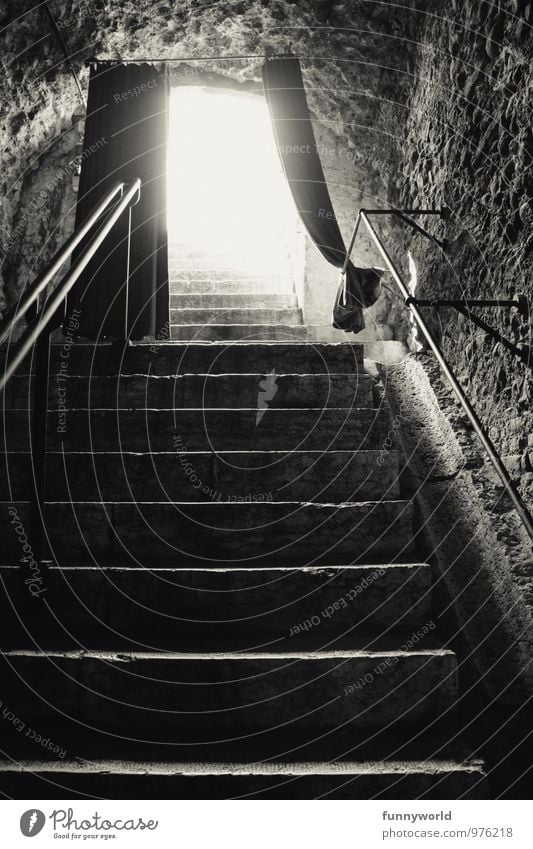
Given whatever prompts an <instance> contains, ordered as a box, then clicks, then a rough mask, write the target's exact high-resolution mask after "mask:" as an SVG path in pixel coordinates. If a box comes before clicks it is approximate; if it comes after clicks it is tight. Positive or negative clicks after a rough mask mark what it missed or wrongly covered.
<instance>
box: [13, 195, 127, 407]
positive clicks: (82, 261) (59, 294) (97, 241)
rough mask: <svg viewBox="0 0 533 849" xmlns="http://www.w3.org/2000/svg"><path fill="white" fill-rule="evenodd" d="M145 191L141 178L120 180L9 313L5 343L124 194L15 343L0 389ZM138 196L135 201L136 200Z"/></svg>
mask: <svg viewBox="0 0 533 849" xmlns="http://www.w3.org/2000/svg"><path fill="white" fill-rule="evenodd" d="M140 190H141V181H140V179H139V178H137V179H136V180H134V181H133V182H132V183H117V184H116V185H115V186H114V187H113V188H112V189H111V190H110V191H109V192H108V193H107V195H106V196H105V197H104V198H103V199H102V201H101V202H100V203H98V204H97V205H96V206H95V207H94V209H93V210H92V211H91V212H90V213H89V215H88V216H87V218H86V219H85V220H84V222H83V223H82V224H81V225H80V226H79V227H78V228H77V230H76V231H75V232H74V233H73V234H72V236H70V238H69V239H67V241H66V242H65V244H64V245H63V247H62V248H60V250H59V251H58V253H57V254H56V256H55V257H54V258H53V260H52V261H51V263H50V264H49V265H48V266H47V268H46V269H45V270H44V272H43V273H42V274H41V275H39V277H37V279H36V280H35V281H34V282H33V283H32V284H31V286H30V287H29V288H28V289H27V290H26V291H25V292H24V293H23V295H22V297H21V299H20V302H19V304H18V305H17V308H16V310H14V311H13V314H12V315H10V316H8V317H7V318H6V319H5V321H4V322H2V324H0V344H2V343H3V342H4V341H5V340H6V338H7V337H8V336H9V334H10V333H11V332H12V330H13V328H14V327H15V325H16V323H17V322H18V321H19V319H20V318H22V317H23V316H24V315H25V314H26V312H27V311H28V309H29V308H30V307H31V306H32V305H33V304H34V303H36V302H37V301H38V299H39V296H40V295H41V293H42V292H43V291H44V289H45V288H46V286H47V285H48V284H49V283H50V281H51V280H52V279H53V278H54V276H55V275H56V274H57V272H58V271H59V269H60V268H61V266H62V265H63V263H64V262H66V260H67V259H68V258H69V256H70V255H71V254H72V252H73V251H74V249H75V248H76V247H77V246H78V245H79V244H80V242H81V241H82V239H83V238H84V237H85V236H86V235H87V234H88V233H89V232H90V231H91V230H92V229H93V227H94V226H95V225H96V224H97V222H98V220H99V219H100V218H101V217H102V215H103V214H104V212H106V210H107V209H108V208H109V207H110V205H111V202H112V201H113V199H114V198H115V197H116V196H117V194H119V193H120V194H121V198H120V201H119V202H118V203H117V204H116V206H115V208H114V210H113V212H112V213H111V215H110V216H109V218H108V219H107V220H106V221H105V222H104V224H103V225H102V226H101V228H100V229H99V231H98V232H97V233H96V235H95V236H94V237H93V238H92V240H91V241H90V242H89V244H88V245H87V246H86V247H85V248H84V250H83V251H82V252H81V253H80V255H79V257H78V258H77V259H76V261H75V262H74V264H73V265H72V267H71V268H70V270H69V272H68V273H67V274H66V275H65V277H63V279H62V281H61V283H60V284H59V285H58V286H57V288H56V289H55V290H54V292H53V293H52V295H51V297H50V298H49V299H48V300H47V301H46V304H45V307H44V309H43V310H42V311H41V313H40V314H39V315H37V316H36V317H35V319H33V321H31V322H30V323H29V324H28V327H27V329H26V330H25V331H24V333H23V334H22V336H21V337H20V339H19V340H18V342H17V343H15V345H14V348H15V353H14V355H13V357H12V359H11V360H10V363H9V365H6V367H5V369H4V373H3V374H2V376H1V377H0V391H2V390H3V389H4V388H5V386H6V384H7V383H8V382H9V380H10V379H11V377H12V376H13V374H14V372H15V371H16V369H17V368H18V366H19V365H20V363H21V362H22V360H23V359H24V358H25V357H26V356H27V354H28V353H29V351H30V350H31V348H32V346H33V345H34V344H35V342H36V341H37V338H38V337H39V335H40V334H41V333H42V332H43V330H44V328H45V326H46V325H47V324H48V322H49V321H50V320H51V319H52V318H53V316H54V314H55V312H56V311H57V309H58V307H59V306H60V305H61V303H62V302H63V301H64V300H65V298H66V296H67V295H68V293H69V292H70V290H71V289H72V287H73V286H74V283H75V282H76V280H77V279H78V277H79V276H80V274H81V273H82V271H83V270H84V268H85V267H86V266H87V265H88V263H89V262H90V261H91V259H92V258H93V256H94V254H95V253H96V251H97V250H98V248H99V247H100V245H101V244H102V242H103V241H104V239H105V238H106V236H107V235H108V233H109V232H110V231H111V230H112V229H113V227H114V225H115V224H116V222H117V221H118V219H119V218H120V216H121V215H122V213H123V212H124V211H125V210H126V209H128V208H129V207H130V206H134V205H135V203H136V202H137V200H138V198H139V195H140ZM134 199H135V203H133V201H134Z"/></svg>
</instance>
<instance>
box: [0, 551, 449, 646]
mask: <svg viewBox="0 0 533 849" xmlns="http://www.w3.org/2000/svg"><path fill="white" fill-rule="evenodd" d="M0 577H1V583H0V594H1V597H2V607H3V609H4V614H3V616H2V620H1V621H0V638H1V639H2V646H3V648H9V647H11V648H21V647H23V646H26V647H32V643H31V641H32V640H36V641H37V644H38V645H39V646H41V647H43V646H44V645H45V644H46V645H52V646H56V647H60V648H62V649H74V648H76V647H77V645H79V644H81V645H83V646H85V647H86V648H95V649H96V648H102V647H105V646H111V645H115V646H116V645H118V643H119V642H120V643H121V644H122V645H123V646H126V647H128V643H129V648H130V649H132V648H133V647H137V648H142V647H144V648H145V649H146V648H151V649H162V648H169V649H171V650H174V651H175V650H178V649H183V648H186V649H187V650H189V651H190V650H196V651H200V650H202V651H206V650H210V651H215V650H216V649H217V648H220V646H222V645H225V646H226V647H227V648H229V649H231V650H232V651H233V650H235V651H244V650H246V649H250V648H254V647H255V648H257V647H258V646H259V645H261V644H262V645H263V646H265V645H269V646H270V648H271V649H272V650H273V651H280V650H284V651H286V650H290V649H291V648H294V647H300V646H301V644H302V642H303V643H304V644H305V645H306V647H307V648H308V649H309V648H311V649H314V650H318V649H320V648H322V647H325V646H326V644H328V643H329V642H331V641H334V640H343V644H344V645H349V646H350V647H351V648H354V647H359V648H368V642H369V640H372V638H373V636H374V635H376V634H377V638H376V639H377V640H378V641H384V640H385V639H386V638H387V639H389V640H390V641H391V642H395V644H396V645H397V646H401V645H404V644H406V643H407V638H409V637H412V633H414V632H415V631H417V630H418V629H423V628H424V626H425V627H426V633H425V634H424V635H423V636H422V637H421V638H420V641H421V645H422V646H425V644H426V643H427V641H428V640H430V639H431V638H432V636H433V635H434V632H435V627H434V624H432V622H433V620H432V618H431V612H430V601H431V570H430V567H429V566H428V565H427V564H424V563H405V564H400V563H393V564H388V563H386V564H378V565H374V566H368V565H362V566H342V567H341V566H333V567H329V568H324V567H307V568H301V569H293V568H287V567H279V568H271V569H237V568H236V569H222V568H218V569H186V568H184V569H179V570H178V569H155V570H146V569H140V568H130V569H127V568H121V567H117V568H108V567H103V568H98V567H96V566H93V567H88V568H83V567H69V566H67V567H64V568H59V567H55V566H48V567H45V568H44V567H43V568H41V570H40V574H39V575H37V574H36V573H35V569H34V570H33V573H32V570H31V569H30V568H29V567H27V568H21V567H20V566H3V567H0ZM32 577H33V578H36V579H37V580H35V581H34V583H33V584H31V579H32ZM37 589H41V590H43V592H41V593H40V594H32V592H33V593H35V592H36V590H37ZM399 631H401V632H402V634H403V635H405V634H407V638H405V637H404V636H402V637H401V639H400V637H399V636H398V633H399Z"/></svg>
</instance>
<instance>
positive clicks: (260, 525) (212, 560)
mask: <svg viewBox="0 0 533 849" xmlns="http://www.w3.org/2000/svg"><path fill="white" fill-rule="evenodd" d="M257 497H258V498H260V497H264V496H263V494H261V495H259V496H257ZM412 518H413V505H412V503H411V502H408V501H367V502H354V503H346V504H340V505H336V504H316V503H301V502H286V503H276V502H264V503H261V502H259V501H257V502H252V503H248V502H245V503H228V502H223V501H217V502H214V503H210V504H204V503H198V502H197V503H193V502H187V503H183V502H176V503H169V502H165V503H162V502H139V503H136V504H132V503H128V502H103V503H102V502H75V501H72V502H70V503H65V502H49V503H47V504H45V508H44V520H45V526H46V531H47V535H48V539H49V542H50V546H51V550H52V553H51V559H52V560H55V561H56V562H57V564H58V565H75V566H78V565H82V566H83V565H94V564H95V562H96V563H97V564H100V565H106V566H114V565H118V566H130V565H136V566H146V567H149V568H151V567H157V566H161V567H163V566H173V567H178V568H179V567H183V566H188V567H189V568H190V567H191V566H198V567H207V566H211V565H214V566H228V567H229V566H233V567H235V566H236V567H241V568H244V567H250V568H255V567H260V566H266V565H268V566H278V565H283V564H286V563H291V564H293V565H294V566H307V565H316V564H321V565H330V564H331V565H345V564H353V563H365V562H366V563H382V562H387V561H388V562H396V561H399V562H409V560H412V554H413V533H412ZM30 526H31V525H30V506H29V504H28V503H26V502H8V503H5V502H3V503H1V504H0V532H1V538H2V540H3V541H4V560H5V562H8V563H9V562H11V563H17V562H18V561H19V560H20V559H21V558H22V557H23V556H24V555H25V551H24V544H25V541H26V540H25V537H24V534H26V535H27V534H29V533H30ZM21 539H22V541H21ZM30 554H31V552H30ZM30 554H28V555H27V556H30Z"/></svg>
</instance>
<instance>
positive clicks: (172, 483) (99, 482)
mask: <svg viewBox="0 0 533 849" xmlns="http://www.w3.org/2000/svg"><path fill="white" fill-rule="evenodd" d="M381 457H382V455H381V452H379V451H327V452H325V453H324V452H320V451H291V452H289V453H284V452H278V451H270V452H261V451H253V452H252V451H250V452H221V453H218V454H214V453H213V452H211V451H202V452H190V453H182V454H180V453H178V451H165V452H160V453H145V454H139V453H134V452H125V451H122V452H72V453H68V452H67V453H64V452H62V451H57V452H50V453H49V454H48V457H47V461H46V475H47V497H48V498H49V499H50V500H53V501H68V500H69V499H71V498H72V499H74V500H75V501H98V500H104V501H133V500H140V501H147V500H150V499H151V500H154V501H161V500H164V499H168V500H170V501H207V502H209V501H215V500H218V499H221V500H222V501H228V500H232V499H236V498H246V497H251V496H252V495H253V494H256V495H259V494H260V493H259V489H258V486H259V485H260V486H261V493H263V494H264V498H265V500H269V501H287V500H290V501H322V502H324V501H328V502H332V503H336V502H342V501H354V500H356V501H364V500H365V499H370V500H379V499H380V498H388V499H396V498H399V495H400V488H399V458H398V454H397V452H389V454H388V455H387V462H386V463H381ZM32 491H33V473H32V463H31V456H30V454H29V453H27V452H24V453H22V452H21V453H19V454H17V453H10V454H3V455H2V457H1V458H0V500H1V499H4V500H8V499H9V498H15V499H20V500H24V499H27V498H29V495H30V493H31V492H32Z"/></svg>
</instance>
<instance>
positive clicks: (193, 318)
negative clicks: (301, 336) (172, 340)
mask: <svg viewBox="0 0 533 849" xmlns="http://www.w3.org/2000/svg"><path fill="white" fill-rule="evenodd" d="M170 321H171V324H172V326H173V327H174V326H179V325H183V324H193V325H195V326H199V325H205V324H209V325H211V324H212V325H215V326H218V325H221V324H222V325H226V324H229V325H236V324H238V325H240V324H243V325H246V327H257V326H258V325H263V324H264V325H267V326H271V325H277V324H279V325H284V326H287V327H292V326H293V325H301V324H303V319H302V311H301V310H300V309H298V308H291V309H286V308H280V307H272V308H265V307H211V306H209V307H200V308H195V309H171V310H170Z"/></svg>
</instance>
